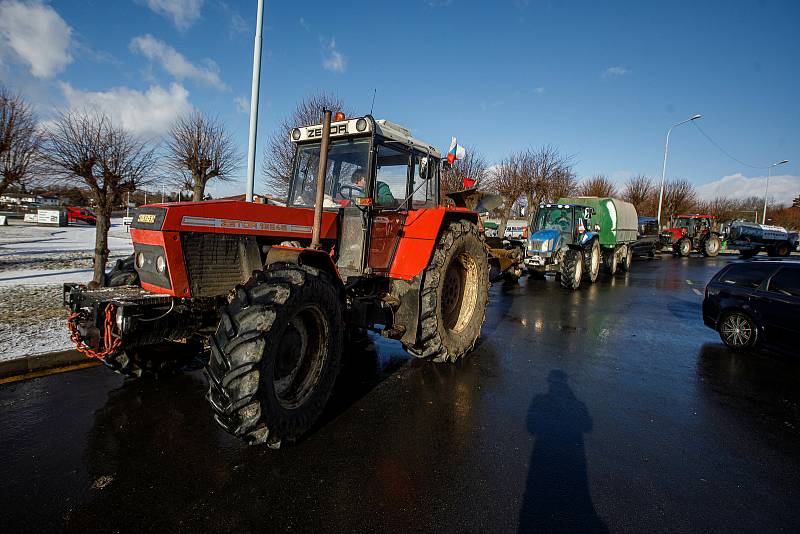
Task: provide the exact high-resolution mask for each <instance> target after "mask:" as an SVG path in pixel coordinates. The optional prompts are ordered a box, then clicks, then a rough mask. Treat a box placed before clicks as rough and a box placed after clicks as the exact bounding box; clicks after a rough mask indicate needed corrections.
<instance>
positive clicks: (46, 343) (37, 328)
mask: <svg viewBox="0 0 800 534" xmlns="http://www.w3.org/2000/svg"><path fill="white" fill-rule="evenodd" d="M111 223H112V224H111V230H110V231H109V243H108V245H109V247H108V248H109V250H110V251H111V253H110V255H109V263H108V268H110V267H111V266H112V265H113V262H114V261H115V260H116V259H117V258H124V257H125V256H129V255H130V254H131V253H132V252H133V246H132V245H131V238H130V234H128V233H127V232H126V231H125V227H124V226H123V225H122V219H112V221H111ZM94 231H95V228H94V227H93V226H83V225H81V226H78V225H71V226H67V227H61V228H59V227H46V226H36V225H30V224H24V223H21V222H18V221H10V226H0V361H2V360H11V359H15V358H20V357H22V356H27V355H31V354H39V353H44V352H52V351H57V350H65V349H69V348H72V347H73V345H72V342H71V341H70V340H69V335H68V333H67V327H66V318H67V312H66V310H65V309H64V308H63V307H62V305H61V298H62V295H61V288H62V284H63V283H64V282H83V283H85V282H88V281H89V280H90V279H91V277H92V254H93V249H94Z"/></svg>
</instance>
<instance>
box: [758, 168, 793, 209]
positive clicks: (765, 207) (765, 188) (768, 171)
mask: <svg viewBox="0 0 800 534" xmlns="http://www.w3.org/2000/svg"><path fill="white" fill-rule="evenodd" d="M784 163H789V160H788V159H785V160H783V161H779V162H778V163H773V164H772V165H770V166H769V167H767V185H766V187H764V214H763V215H762V216H761V224H766V223H767V192H768V191H769V179H770V178H771V177H772V167H777V166H778V165H783V164H784Z"/></svg>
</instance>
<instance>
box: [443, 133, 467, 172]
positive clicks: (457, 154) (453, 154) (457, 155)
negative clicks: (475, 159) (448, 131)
mask: <svg viewBox="0 0 800 534" xmlns="http://www.w3.org/2000/svg"><path fill="white" fill-rule="evenodd" d="M466 154H467V153H466V152H465V151H464V147H463V146H461V145H459V144H458V142H457V141H456V138H455V137H453V140H452V141H450V150H448V151H447V163H449V164H450V165H452V164H453V162H454V161H455V160H457V159H464V156H466Z"/></svg>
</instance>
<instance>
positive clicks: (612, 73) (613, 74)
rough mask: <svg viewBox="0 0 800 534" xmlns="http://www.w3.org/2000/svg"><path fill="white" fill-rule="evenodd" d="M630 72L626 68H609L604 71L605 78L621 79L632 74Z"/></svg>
mask: <svg viewBox="0 0 800 534" xmlns="http://www.w3.org/2000/svg"><path fill="white" fill-rule="evenodd" d="M630 72H631V71H629V70H628V69H626V68H625V67H608V68H607V69H606V70H604V71H603V78H619V77H621V76H625V75H626V74H630Z"/></svg>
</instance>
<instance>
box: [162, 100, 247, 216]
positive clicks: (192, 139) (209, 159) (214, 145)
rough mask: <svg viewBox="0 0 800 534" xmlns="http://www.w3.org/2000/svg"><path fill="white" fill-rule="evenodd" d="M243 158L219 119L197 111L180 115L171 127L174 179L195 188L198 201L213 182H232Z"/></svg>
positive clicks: (170, 164) (169, 164)
mask: <svg viewBox="0 0 800 534" xmlns="http://www.w3.org/2000/svg"><path fill="white" fill-rule="evenodd" d="M240 157H241V156H240V155H239V153H238V152H237V151H236V147H235V145H234V143H233V140H232V139H231V136H230V134H229V133H228V132H227V131H226V130H225V126H224V125H223V124H222V122H221V121H220V120H219V119H218V118H211V117H207V116H205V115H204V114H202V113H201V112H199V111H194V112H192V113H189V114H188V115H184V116H183V117H180V118H178V119H177V120H176V121H175V122H174V123H173V124H172V127H171V128H170V132H169V137H168V139H167V144H166V166H167V168H168V169H169V171H170V172H171V174H172V177H173V182H174V183H175V184H176V185H178V186H180V187H181V188H182V189H186V190H188V191H192V194H193V197H194V201H195V202H199V201H201V200H203V195H204V193H205V189H206V185H207V184H208V182H209V181H211V180H217V181H220V182H225V181H230V180H231V179H232V178H233V177H232V175H233V173H234V172H236V170H237V169H238V168H239V160H240Z"/></svg>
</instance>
